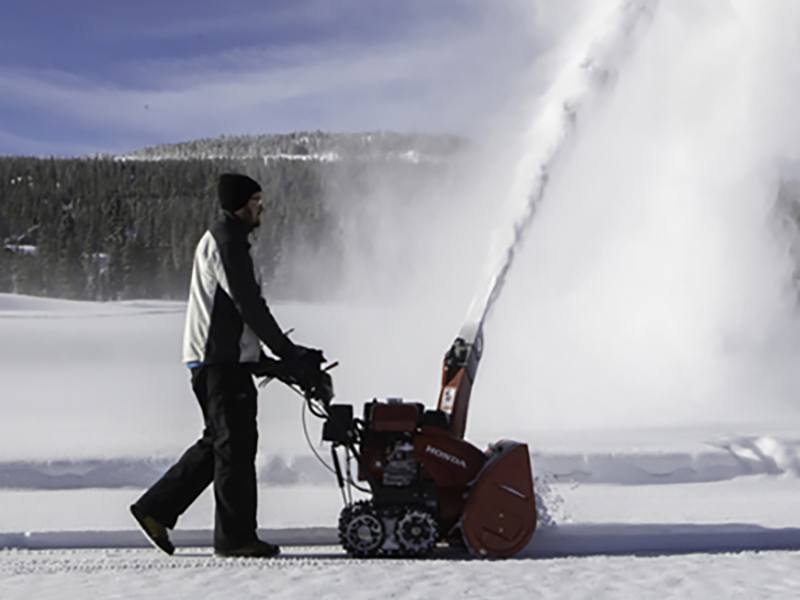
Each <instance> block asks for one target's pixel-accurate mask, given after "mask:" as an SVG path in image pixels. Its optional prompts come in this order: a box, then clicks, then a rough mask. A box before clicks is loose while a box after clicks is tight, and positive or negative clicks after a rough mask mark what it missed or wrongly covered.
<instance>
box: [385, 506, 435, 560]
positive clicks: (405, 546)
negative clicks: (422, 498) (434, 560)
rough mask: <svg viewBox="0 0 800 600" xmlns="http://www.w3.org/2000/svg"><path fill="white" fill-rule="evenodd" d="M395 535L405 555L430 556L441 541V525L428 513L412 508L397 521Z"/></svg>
mask: <svg viewBox="0 0 800 600" xmlns="http://www.w3.org/2000/svg"><path fill="white" fill-rule="evenodd" d="M394 534H395V538H396V539H397V543H398V544H399V545H400V548H401V549H402V550H403V552H404V553H406V554H409V555H411V556H424V555H426V554H430V552H431V551H432V550H433V547H434V546H435V545H436V540H438V539H439V524H438V523H437V521H436V518H435V517H434V516H433V515H432V514H431V513H429V512H428V511H425V510H419V509H415V508H412V509H409V510H407V511H405V512H404V513H403V514H402V515H401V517H400V518H399V519H398V520H397V525H396V526H395V532H394Z"/></svg>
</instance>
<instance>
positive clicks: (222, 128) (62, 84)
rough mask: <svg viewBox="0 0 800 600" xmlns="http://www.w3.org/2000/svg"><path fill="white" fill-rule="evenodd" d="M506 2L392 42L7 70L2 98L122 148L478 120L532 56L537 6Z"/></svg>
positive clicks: (467, 124)
mask: <svg viewBox="0 0 800 600" xmlns="http://www.w3.org/2000/svg"><path fill="white" fill-rule="evenodd" d="M504 7H505V10H498V11H495V12H492V13H491V15H489V13H487V14H486V15H485V18H483V19H479V20H476V21H475V22H473V23H471V24H470V25H465V24H464V23H453V24H452V25H451V26H449V27H439V28H437V29H436V30H435V31H433V30H432V29H431V28H430V27H428V26H420V27H418V28H417V29H416V30H415V31H413V32H410V33H409V34H408V36H406V37H403V38H402V39H399V40H395V41H392V42H382V43H369V44H364V43H358V42H356V41H334V42H328V43H320V44H313V45H309V44H305V45H298V44H294V45H287V46H285V47H282V48H265V49H248V50H233V51H227V52H224V53H220V54H212V55H203V56H197V57H194V58H191V59H186V60H175V59H166V60H149V61H144V62H139V63H128V64H123V65H121V69H123V70H124V71H125V74H126V75H127V76H128V80H133V81H135V84H130V83H128V84H122V83H114V84H112V83H109V82H107V81H103V80H97V79H92V78H89V77H85V76H78V75H75V74H72V73H55V72H41V71H38V72H32V71H19V70H9V69H4V70H0V106H2V105H4V104H5V105H6V106H11V107H17V108H18V107H25V109H26V110H33V111H39V112H42V113H46V114H47V115H49V116H50V117H57V118H60V119H64V120H65V121H66V122H68V123H74V124H75V126H78V127H82V128H85V129H93V130H96V131H97V132H98V135H97V137H98V138H104V139H106V140H111V141H110V142H101V143H100V145H105V146H108V145H109V144H110V145H112V146H115V147H117V148H119V146H118V143H116V142H115V141H114V140H118V139H120V138H125V139H134V138H135V139H142V140H145V139H146V140H151V142H148V143H158V142H168V141H178V140H182V139H190V138H196V137H204V136H214V135H218V134H221V133H242V132H260V131H285V130H291V129H302V128H317V127H325V128H327V129H338V130H348V129H349V130H352V129H372V128H382V129H418V130H427V129H434V130H441V129H444V128H446V129H454V130H457V131H469V130H470V129H471V127H472V123H473V122H474V121H477V120H479V118H480V117H481V116H482V115H485V114H486V111H487V110H488V109H489V108H490V107H491V106H496V105H497V104H498V103H500V102H503V101H504V100H505V99H506V98H507V97H508V94H509V92H510V90H511V89H512V88H513V86H514V85H515V81H514V80H515V77H516V74H517V72H518V71H519V70H520V68H522V67H524V66H527V65H528V64H529V63H530V61H531V57H532V55H533V49H534V47H535V39H534V36H533V29H534V28H533V25H534V24H533V22H532V15H531V14H530V11H529V9H528V8H527V7H526V5H525V3H522V2H513V3H507V4H505V5H504ZM290 16H291V18H297V15H296V14H292V15H290ZM286 18H289V16H287V17H286ZM201 25H202V22H198V23H196V24H194V25H193V24H192V23H189V24H187V27H189V26H191V27H195V26H197V27H198V28H200V26H201ZM218 26H228V25H225V23H220V24H218ZM301 107H302V108H301ZM119 149H123V148H119Z"/></svg>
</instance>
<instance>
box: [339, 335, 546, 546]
mask: <svg viewBox="0 0 800 600" xmlns="http://www.w3.org/2000/svg"><path fill="white" fill-rule="evenodd" d="M481 329H482V328H480V327H479V328H478V329H477V331H476V332H475V334H474V335H469V336H468V338H471V339H470V341H466V340H465V339H464V337H459V338H457V339H456V341H455V342H454V343H453V345H452V347H451V348H450V350H449V351H448V352H447V354H446V355H445V359H444V366H443V372H442V387H441V391H440V393H439V402H438V406H437V408H436V409H435V410H427V409H426V408H425V407H424V406H423V405H422V404H420V403H413V402H404V401H402V400H399V399H388V400H384V401H378V400H373V401H372V402H369V403H367V404H366V405H365V406H364V414H363V419H354V418H353V413H352V407H351V406H349V405H338V404H332V405H329V406H328V413H327V420H326V423H325V426H324V428H323V439H324V440H327V441H330V442H333V445H332V454H333V459H334V464H335V466H336V471H337V476H338V478H339V485H340V487H341V488H342V490H343V496H344V497H345V507H344V509H343V510H342V512H341V515H340V519H339V538H340V541H341V543H342V546H343V547H344V548H345V550H347V552H348V553H349V554H351V555H353V556H391V555H401V556H424V555H427V554H429V553H430V552H431V551H432V550H433V548H434V547H435V546H436V544H437V543H438V542H440V541H447V542H449V543H450V544H455V545H460V546H461V545H463V546H465V547H466V548H467V549H468V550H469V551H470V552H471V553H472V554H474V555H476V556H480V557H487V558H504V557H510V556H513V555H515V554H516V553H518V552H519V551H520V550H522V549H523V548H524V547H525V546H526V545H527V544H528V542H529V541H530V539H531V536H532V535H533V532H534V530H535V528H536V501H535V496H534V491H533V476H532V472H531V462H530V453H529V451H528V447H527V445H526V444H524V443H520V442H513V441H508V440H503V441H500V442H497V443H496V444H493V445H491V446H490V447H489V448H488V449H487V450H486V451H482V450H480V449H478V448H477V447H475V446H473V445H472V444H470V443H469V442H467V441H465V440H464V439H463V437H464V431H465V429H466V419H467V412H468V409H469V400H470V394H471V391H472V385H473V382H474V380H475V374H476V372H477V367H478V363H479V361H480V358H481V352H482V346H483V337H482V331H481ZM339 447H344V448H345V450H346V455H347V462H348V467H347V471H346V473H347V475H346V476H345V474H344V472H343V470H342V468H341V466H340V465H341V463H340V459H339V455H338V452H337V448H339ZM351 458H353V459H355V460H356V462H357V469H358V475H357V478H358V480H359V481H361V482H366V483H367V484H368V486H369V489H368V490H367V489H365V488H359V489H362V491H367V492H369V494H370V498H369V499H368V500H361V501H358V502H353V501H352V496H349V487H350V484H351V483H352V484H353V485H355V486H356V487H359V486H358V484H355V482H353V481H352V479H350V469H349V462H350V460H351ZM345 486H346V487H347V490H348V492H345V489H346V488H345Z"/></svg>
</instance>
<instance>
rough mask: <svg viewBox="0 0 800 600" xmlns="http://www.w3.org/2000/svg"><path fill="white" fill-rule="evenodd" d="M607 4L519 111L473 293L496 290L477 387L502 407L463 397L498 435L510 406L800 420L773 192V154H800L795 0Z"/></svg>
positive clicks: (579, 417) (791, 296)
mask: <svg viewBox="0 0 800 600" xmlns="http://www.w3.org/2000/svg"><path fill="white" fill-rule="evenodd" d="M597 4H600V3H597ZM637 7H640V11H641V12H637V10H636V8H637ZM587 8H589V9H590V10H595V8H594V7H587ZM596 10H599V7H598V8H597V9H596ZM621 14H622V18H621V19H619V20H618V21H617V23H619V25H618V26H616V27H609V28H608V29H607V31H609V35H608V36H607V37H604V38H603V39H607V40H608V42H607V43H606V44H605V45H604V43H603V42H602V40H601V41H600V42H599V43H598V44H597V45H594V44H593V48H598V50H593V51H591V52H588V53H586V52H583V51H582V52H581V53H580V54H576V56H580V57H581V58H573V59H572V63H568V65H567V67H565V69H564V73H563V76H562V78H559V79H557V80H556V81H555V84H554V85H553V87H552V89H551V90H550V91H549V92H548V94H546V96H545V97H544V98H543V100H542V102H541V109H540V110H539V111H538V112H537V114H538V115H539V116H538V118H537V119H536V124H535V125H534V126H533V127H532V128H531V133H530V136H529V139H530V148H531V153H530V156H526V157H524V158H523V160H522V161H520V175H519V177H518V186H519V188H520V190H521V189H523V188H524V187H525V185H526V184H529V185H528V187H527V191H528V192H530V190H533V192H532V193H527V194H522V193H520V195H519V196H515V197H517V198H522V197H525V202H520V203H519V204H518V206H519V207H520V211H519V213H518V217H517V218H516V219H515V220H514V228H513V232H512V233H511V235H510V239H509V238H506V239H505V243H504V244H501V245H500V246H499V247H501V248H503V252H502V253H500V259H499V260H497V261H496V262H495V263H493V264H496V265H498V266H497V267H495V268H493V270H492V274H491V275H492V276H491V278H490V279H489V282H490V283H489V285H487V286H486V288H484V289H485V290H486V292H485V293H484V294H482V295H481V296H480V297H479V298H478V299H477V300H476V301H475V303H474V304H473V307H472V309H471V315H472V316H473V317H474V318H476V319H478V320H480V319H485V315H486V313H487V312H488V311H489V310H490V309H492V307H493V306H494V308H495V309H497V307H498V302H499V303H500V304H502V309H501V310H494V311H493V313H492V318H491V331H490V332H487V334H490V335H487V337H486V344H487V352H485V354H484V358H483V361H482V365H481V369H482V371H481V375H480V377H478V378H477V381H476V386H475V389H474V390H473V394H475V395H476V396H481V397H493V398H497V402H498V403H501V404H502V410H497V406H495V407H492V406H490V403H488V402H486V403H480V402H479V403H476V404H475V406H474V409H473V414H472V422H473V423H480V426H481V428H482V429H483V431H482V433H483V432H485V435H486V437H487V438H490V437H491V436H492V435H494V434H496V433H499V432H502V433H504V434H506V435H511V434H513V433H514V432H513V431H509V430H508V423H509V422H514V423H515V424H516V426H517V427H518V429H519V431H521V432H525V431H528V432H530V431H531V430H533V429H540V430H543V431H558V430H575V429H587V428H588V429H606V430H610V429H614V430H619V429H636V430H639V431H641V430H643V429H646V428H674V427H679V428H686V427H687V426H688V427H692V428H698V429H700V430H702V431H711V432H713V431H721V430H722V431H729V430H730V429H734V430H735V431H740V432H741V431H742V430H744V431H748V432H749V431H754V430H755V429H756V428H760V429H759V430H763V429H764V428H768V429H766V431H767V432H774V431H775V429H774V428H776V427H781V426H782V427H789V426H796V423H797V422H798V420H800V414H798V413H799V411H800V405H798V403H797V400H796V399H797V397H798V395H800V378H798V376H797V367H796V365H797V363H798V360H799V359H800V327H799V326H798V319H797V309H796V302H797V300H796V298H797V295H796V294H797V291H796V289H795V288H793V287H792V283H791V273H792V268H793V267H794V266H796V265H794V264H793V263H792V260H791V256H790V254H789V252H788V247H789V243H788V241H787V239H786V237H784V232H782V231H780V230H779V229H778V227H777V225H776V224H777V223H778V222H779V220H778V219H777V218H776V216H777V214H776V203H775V200H776V196H777V190H778V188H779V184H780V180H781V177H782V174H781V167H780V165H781V164H786V163H787V162H791V161H795V162H796V161H797V159H798V157H800V120H798V119H797V115H796V112H797V111H796V107H797V106H798V105H800V64H798V61H796V60H794V57H795V56H797V55H798V54H800V38H798V36H797V31H796V24H797V23H798V22H800V4H798V3H797V2H792V1H783V0H778V1H776V2H770V3H753V2H749V1H747V0H700V1H697V2H695V1H688V0H675V1H671V2H662V3H660V4H658V5H657V6H656V5H655V4H651V3H626V4H624V5H623V9H622V13H621ZM643 17H645V18H643ZM604 18H605V17H603V16H602V15H601V18H598V19H595V20H592V22H593V23H594V29H596V30H599V29H600V28H601V24H602V23H604V22H607V21H604V20H603V19H604ZM642 24H647V27H646V35H636V34H637V33H638V32H640V31H643V30H644V28H643V27H642ZM601 37H602V36H601ZM576 39H577V38H576ZM583 39H584V42H583V44H584V45H585V39H586V38H583ZM631 42H635V46H636V47H635V52H631V51H630V50H631V48H632V45H631ZM604 49H607V50H604ZM583 57H588V58H585V59H584V58H583ZM576 62H580V65H581V67H580V68H575V63H576ZM623 63H624V69H620V66H621V65H623ZM617 73H618V76H617ZM587 111H588V114H587ZM526 178H527V179H526ZM534 213H535V214H536V218H535V221H533V223H532V221H531V220H532V218H533V214H534ZM529 229H530V230H531V234H530V235H527V237H526V235H525V234H526V232H527V231H528V230H529ZM523 240H524V244H522V243H521V241H523ZM512 264H513V271H514V276H512V277H508V274H509V270H510V269H511V266H512ZM489 346H491V348H490V347H489Z"/></svg>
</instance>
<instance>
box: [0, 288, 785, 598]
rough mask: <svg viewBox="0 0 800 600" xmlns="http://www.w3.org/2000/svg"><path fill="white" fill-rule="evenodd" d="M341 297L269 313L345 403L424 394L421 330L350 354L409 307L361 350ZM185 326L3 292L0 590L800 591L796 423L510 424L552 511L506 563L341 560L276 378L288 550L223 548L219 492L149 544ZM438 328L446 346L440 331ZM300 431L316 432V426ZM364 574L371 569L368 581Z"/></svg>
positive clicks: (19, 593) (183, 430)
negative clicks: (147, 499)
mask: <svg viewBox="0 0 800 600" xmlns="http://www.w3.org/2000/svg"><path fill="white" fill-rule="evenodd" d="M354 310H355V309H353V308H352V307H341V306H304V305H288V306H277V307H275V312H276V314H277V315H278V317H279V319H281V320H282V321H284V322H286V324H287V326H289V325H292V326H295V327H296V328H298V333H297V334H296V335H297V336H298V338H299V339H302V340H303V341H309V342H310V341H313V342H314V343H317V344H319V345H320V346H321V347H323V348H326V350H327V351H328V352H329V353H330V354H331V356H332V357H335V358H338V359H339V360H341V361H342V366H341V367H340V369H339V371H338V372H337V373H336V375H337V377H336V384H337V390H338V392H339V398H338V399H339V401H345V400H348V401H352V402H354V403H355V404H360V402H361V401H363V400H366V399H368V398H369V397H370V392H369V388H370V386H375V387H376V388H377V387H379V386H380V385H383V386H384V389H387V387H386V383H387V381H388V382H389V385H392V384H394V385H397V386H398V388H400V389H399V390H398V392H399V393H400V394H406V393H407V391H409V390H410V394H409V395H410V396H411V397H417V398H425V399H427V402H428V404H433V399H432V398H433V397H434V394H435V391H436V379H437V371H438V365H439V361H440V354H441V350H442V348H435V347H433V344H431V347H430V348H429V349H428V350H425V347H424V346H423V347H422V348H421V350H422V351H421V354H422V356H402V355H401V354H400V353H399V352H398V353H397V354H392V352H393V350H392V348H391V347H388V348H386V351H385V352H384V354H383V355H382V356H381V357H375V356H371V355H370V354H371V353H369V352H365V353H362V348H361V344H363V343H364V341H363V340H364V339H365V338H366V337H368V336H369V335H374V336H375V338H374V340H369V341H368V342H367V343H368V344H369V343H370V342H372V341H374V342H375V343H377V342H378V340H379V338H381V337H382V336H384V335H386V332H387V331H388V332H389V335H397V336H402V335H403V333H402V331H401V329H402V328H403V327H406V326H407V325H405V324H406V323H407V321H406V319H404V318H401V315H399V314H397V313H393V312H392V310H394V309H381V310H378V309H369V310H364V311H361V312H360V314H359V318H360V319H361V320H362V322H363V321H364V320H368V321H369V322H370V323H371V324H372V325H373V327H369V328H366V331H364V332H362V335H360V336H359V343H358V344H353V343H350V342H349V340H348V339H347V337H346V336H342V335H341V332H340V331H339V330H338V329H337V325H339V324H342V325H343V324H346V323H347V322H348V320H349V319H351V318H352V313H351V311H354ZM397 310H399V309H397ZM182 321H183V306H182V305H181V304H180V303H165V302H149V301H148V302H126V303H112V304H92V303H72V302H66V301H60V300H44V299H36V298H26V297H19V296H7V295H5V296H0V328H2V334H3V337H2V339H3V343H2V344H0V377H1V378H2V381H3V389H4V394H3V405H4V413H5V415H7V418H4V419H3V420H2V421H1V422H0V440H2V441H1V442H0V507H2V510H0V546H2V547H4V548H7V550H4V551H1V552H0V597H2V598H4V599H5V598H23V597H30V595H31V590H33V589H35V596H36V597H38V598H51V597H53V598H55V597H59V598H62V597H63V594H62V591H63V590H64V589H68V590H70V594H71V595H75V596H86V595H88V594H96V595H98V596H101V597H108V596H114V595H120V596H124V597H142V598H144V597H152V596H153V595H157V594H167V595H169V594H173V595H175V596H176V597H191V596H194V595H195V594H197V593H201V592H208V593H210V594H211V595H212V596H213V595H215V594H216V595H221V594H222V593H223V590H224V593H226V594H231V593H232V594H235V595H236V596H237V597H261V596H264V595H270V596H277V597H282V596H284V597H311V596H318V597H340V596H341V595H342V594H344V593H346V594H347V595H348V596H352V597H355V598H358V597H374V595H375V585H378V584H381V585H386V586H388V587H387V589H388V590H391V591H393V592H394V593H395V594H396V595H402V596H412V597H429V596H432V595H434V594H435V595H442V596H455V595H456V594H458V595H465V596H470V595H473V596H476V597H482V596H485V595H486V594H488V593H492V594H495V593H496V594H512V595H515V596H518V595H522V594H523V593H524V594H526V595H530V596H533V597H537V596H538V597H543V598H547V597H564V596H565V594H566V595H567V596H568V597H588V596H590V595H591V596H597V597H621V596H658V597H675V598H678V597H709V596H725V597H737V594H739V595H740V596H741V597H759V596H760V597H789V596H791V595H796V594H797V593H798V591H800V578H798V576H797V575H796V572H797V567H798V566H800V562H799V561H800V559H799V558H798V556H800V554H798V553H796V552H793V550H797V549H800V519H798V518H797V515H796V510H795V506H796V498H797V497H798V495H800V479H799V478H798V464H800V458H799V450H798V449H799V448H800V436H798V435H797V434H796V433H795V432H796V429H794V428H793V427H792V424H791V423H786V422H778V423H774V424H773V426H772V427H770V426H769V425H767V424H764V423H759V424H757V425H752V426H748V425H747V424H740V426H739V427H737V428H731V427H730V426H729V425H725V426H724V427H717V428H715V427H713V426H709V425H694V426H685V427H665V428H661V429H650V430H643V429H629V430H625V429H619V430H609V429H602V430H600V429H598V430H584V431H567V430H561V431H553V430H550V431H542V430H537V429H536V427H530V426H526V424H525V423H519V422H515V423H513V424H512V423H509V427H508V431H507V434H508V435H510V436H511V437H516V438H518V439H522V440H524V441H526V442H527V443H529V445H530V446H531V448H532V450H533V458H534V469H535V471H536V473H537V475H538V476H539V477H540V479H539V485H540V490H541V491H542V492H543V495H544V500H545V506H544V507H543V508H544V510H546V511H548V512H549V514H550V516H551V518H552V519H553V520H554V521H555V524H554V525H551V526H548V527H541V528H540V529H539V531H538V532H537V534H536V535H535V536H534V538H533V540H532V542H531V544H530V545H529V547H528V548H526V549H525V551H524V552H523V553H522V554H521V555H520V557H519V559H517V560H513V561H506V562H489V563H480V562H475V561H470V560H465V559H464V557H458V556H453V555H449V554H447V553H446V551H445V550H444V549H443V550H442V551H441V552H445V553H444V554H442V553H441V552H440V553H439V555H438V557H437V558H436V559H435V560H429V561H417V562H414V561H406V560H401V561H394V560H393V561H388V560H387V561H353V560H351V559H347V558H345V557H344V556H343V555H342V554H341V551H340V550H339V548H338V547H337V546H336V545H335V544H336V531H335V529H334V527H335V524H336V518H337V515H338V511H339V509H340V507H341V498H340V496H339V493H338V490H337V488H336V485H335V482H334V481H333V480H332V478H331V477H329V475H328V473H327V472H326V471H325V470H324V469H323V468H322V467H321V466H319V465H318V464H317V463H316V460H315V459H314V458H313V456H312V455H311V452H310V450H309V449H308V448H307V446H306V441H305V439H304V437H303V433H302V425H301V419H300V412H299V405H298V403H297V400H296V399H295V398H294V397H292V395H291V394H288V393H286V392H285V390H282V389H280V388H279V387H278V386H274V387H273V386H270V387H267V388H265V389H264V390H262V391H261V392H260V394H261V402H262V405H261V406H262V407H263V409H262V411H261V415H260V417H259V418H260V427H261V432H262V437H261V449H260V455H259V478H260V485H261V487H260V494H259V502H260V504H259V523H260V525H261V527H263V528H264V530H263V531H262V534H263V535H264V537H267V538H270V539H273V540H276V541H278V542H280V543H282V544H283V545H284V548H285V556H284V557H283V558H280V559H276V560H272V561H264V562H257V561H246V560H239V561H237V560H221V559H216V558H214V557H213V556H212V555H211V549H210V547H209V544H210V529H211V526H212V519H213V499H212V496H211V494H210V492H206V493H205V494H203V495H202V496H201V497H200V499H199V500H198V502H196V503H195V505H193V506H192V507H191V508H190V509H189V511H188V512H187V513H186V514H185V515H184V516H183V518H182V519H181V522H180V523H179V527H178V529H177V530H176V531H175V532H174V538H175V541H176V542H177V544H178V546H179V550H178V554H177V556H176V557H172V558H169V557H166V556H163V555H160V554H159V553H157V552H156V551H155V550H152V549H150V548H149V546H147V544H146V542H145V541H144V540H143V538H142V537H141V535H140V533H139V532H138V531H136V530H135V528H134V527H133V524H132V522H131V519H130V517H129V515H128V512H127V507H128V505H129V504H130V503H131V502H132V501H133V500H135V499H136V497H137V496H138V494H140V493H141V491H142V489H143V488H144V487H146V486H147V485H148V484H149V482H151V481H152V480H153V479H154V478H156V477H158V475H159V474H160V473H161V472H162V471H163V470H164V469H165V468H166V466H168V464H169V462H170V461H171V460H173V459H174V458H175V457H176V456H177V454H178V453H179V452H180V451H181V450H182V449H183V447H185V446H187V445H189V444H190V443H191V442H192V441H193V439H194V438H195V437H196V436H197V435H198V434H199V427H200V422H199V416H198V414H197V413H198V411H197V409H196V407H195V405H194V401H193V398H192V396H191V392H190V390H189V386H188V381H187V375H186V373H185V372H184V368H183V367H182V366H181V365H180V363H179V361H178V356H179V352H178V350H179V341H180V333H181V327H182ZM442 329H444V326H443V327H442ZM370 330H376V331H374V332H373V333H370ZM377 330H379V331H377ZM301 334H303V335H302V337H301ZM435 335H438V336H440V338H441V341H442V343H443V345H446V344H447V341H446V340H447V339H448V338H447V335H448V332H447V331H438V332H436V331H434V332H433V333H431V337H433V336H435ZM403 339H405V338H403ZM364 360H366V361H368V368H366V369H364V368H362V365H363V364H364V363H363V361H364ZM398 361H401V362H402V363H403V368H402V369H399V374H398V372H397V371H398V369H397V368H396V366H397V363H398ZM426 361H427V362H429V363H431V364H430V365H428V364H424V363H425V362H426ZM384 363H386V364H384ZM409 373H411V374H413V375H408V374H409ZM426 377H430V378H431V380H432V382H431V383H430V385H428V384H426V383H425V382H424V379H425V378H426ZM414 386H418V387H414ZM426 386H427V387H426ZM388 389H390V388H388ZM383 395H394V394H391V392H389V391H384V392H383ZM481 401H482V399H481V398H480V397H476V398H475V399H474V402H475V404H476V405H478V404H479V403H480V402H481ZM309 426H310V432H309V433H310V436H311V440H312V443H314V444H315V445H318V444H319V442H318V440H319V430H318V424H317V423H315V422H313V420H312V421H309ZM501 433H502V432H497V431H492V430H491V429H489V428H484V427H482V426H481V423H480V422H476V420H472V421H471V425H470V430H469V432H468V437H469V438H470V439H471V440H473V441H474V442H475V443H476V444H478V445H483V444H484V443H486V442H488V441H491V440H493V439H495V438H496V437H498V436H499V435H500V434H501ZM766 551H770V552H766ZM701 575H702V576H701ZM364 581H371V582H372V581H374V582H375V583H371V584H370V585H367V586H363V587H362V584H361V583H360V582H364ZM576 582H579V585H578V586H577V587H576ZM175 590H178V591H177V592H176V591H175ZM390 595H391V594H390Z"/></svg>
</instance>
